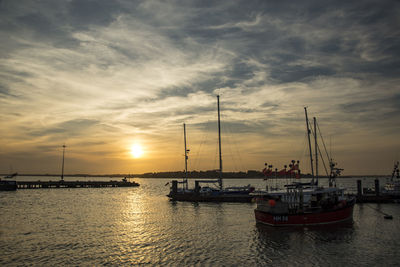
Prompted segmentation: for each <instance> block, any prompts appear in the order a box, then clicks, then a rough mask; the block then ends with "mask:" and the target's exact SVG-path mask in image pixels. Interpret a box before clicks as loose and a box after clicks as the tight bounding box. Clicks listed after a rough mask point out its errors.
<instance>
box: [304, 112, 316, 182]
mask: <svg viewBox="0 0 400 267" xmlns="http://www.w3.org/2000/svg"><path fill="white" fill-rule="evenodd" d="M304 112H305V113H306V125H307V137H308V147H309V149H310V164H311V174H312V180H311V183H312V184H314V167H313V159H312V151H311V140H310V127H309V126H308V116H307V107H304Z"/></svg>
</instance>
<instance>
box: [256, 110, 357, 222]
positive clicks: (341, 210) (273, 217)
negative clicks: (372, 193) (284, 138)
mask: <svg viewBox="0 0 400 267" xmlns="http://www.w3.org/2000/svg"><path fill="white" fill-rule="evenodd" d="M304 110H305V116H306V125H307V136H308V144H309V151H310V163H311V171H312V179H311V181H310V182H309V183H301V182H292V183H290V184H287V185H285V188H286V189H285V190H280V191H274V192H266V193H265V194H261V195H260V196H258V197H257V199H256V202H257V207H256V209H255V210H254V214H255V218H256V222H257V223H262V224H266V225H270V226H299V225H300V226H301V225H319V224H332V223H338V222H345V221H352V218H353V207H354V204H355V198H354V197H348V196H346V195H345V194H344V191H345V189H342V188H338V187H336V183H335V178H336V177H337V176H338V175H340V172H341V171H342V170H343V169H339V168H337V167H336V163H333V160H332V159H331V158H330V160H329V164H330V171H331V173H330V175H329V187H327V188H324V187H322V186H319V185H318V151H319V147H318V143H317V124H316V118H314V132H313V134H314V138H315V144H314V146H315V175H314V164H313V158H312V153H311V152H312V148H311V140H310V133H311V131H310V127H309V121H308V115H307V108H304ZM321 136H322V135H321ZM320 154H321V153H320ZM321 158H322V157H321ZM297 166H298V165H297ZM297 169H298V168H297Z"/></svg>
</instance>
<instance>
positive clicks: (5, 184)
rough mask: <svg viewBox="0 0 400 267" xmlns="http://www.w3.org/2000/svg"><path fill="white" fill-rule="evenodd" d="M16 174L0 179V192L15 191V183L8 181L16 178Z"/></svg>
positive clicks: (14, 181)
mask: <svg viewBox="0 0 400 267" xmlns="http://www.w3.org/2000/svg"><path fill="white" fill-rule="evenodd" d="M17 175H18V173H16V172H15V173H13V174H10V175H7V176H4V177H3V179H0V191H15V190H17V181H16V180H15V179H14V180H9V179H12V178H14V177H16V176H17Z"/></svg>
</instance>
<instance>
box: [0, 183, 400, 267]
mask: <svg viewBox="0 0 400 267" xmlns="http://www.w3.org/2000/svg"><path fill="white" fill-rule="evenodd" d="M17 179H20V180H29V179H30V180H46V179H49V180H52V179H53V180H57V179H59V178H58V177H46V178H44V177H18V178H17ZM84 179H87V180H92V181H93V180H111V179H114V180H115V179H120V178H110V177H107V178H104V177H97V178H96V177H90V178H82V177H67V178H66V180H84ZM357 179H362V182H363V187H373V185H374V179H375V178H374V177H366V178H340V179H338V180H337V183H338V186H342V187H346V188H348V190H349V191H353V192H355V190H356V180H357ZM133 180H134V181H136V182H138V183H140V186H139V187H132V188H76V189H20V190H17V191H16V192H0V266H399V265H400V253H399V248H400V204H398V203H393V204H371V203H370V204H356V205H355V208H354V215H353V222H352V223H346V224H338V225H331V226H326V225H325V226H318V227H294V228H293V227H278V228H276V227H270V226H264V225H259V224H257V223H256V222H255V218H254V208H255V205H256V204H254V203H191V202H172V201H169V199H168V197H167V196H166V195H167V194H168V192H169V186H170V185H169V184H168V182H169V181H170V179H140V178H134V179H133ZM385 181H386V180H385V179H382V180H381V183H382V184H383V183H384V182H385ZM190 183H194V181H193V180H190ZM266 183H269V186H282V185H283V183H285V181H284V179H282V180H279V181H276V180H275V181H274V180H270V181H263V180H261V179H225V180H224V184H225V186H234V185H235V186H239V185H247V184H251V185H253V186H255V187H256V188H257V189H263V188H265V187H266V185H267V184H266ZM320 183H321V184H323V183H327V180H326V179H320ZM384 214H390V215H392V216H393V219H392V220H388V219H385V218H384Z"/></svg>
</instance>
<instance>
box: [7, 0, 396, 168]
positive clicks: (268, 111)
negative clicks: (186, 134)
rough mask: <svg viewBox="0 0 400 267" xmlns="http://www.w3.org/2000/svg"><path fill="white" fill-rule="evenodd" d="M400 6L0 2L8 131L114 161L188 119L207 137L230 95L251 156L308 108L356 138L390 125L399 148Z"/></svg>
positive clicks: (294, 130) (28, 141)
mask: <svg viewBox="0 0 400 267" xmlns="http://www.w3.org/2000/svg"><path fill="white" fill-rule="evenodd" d="M399 9H400V5H399V4H398V3H397V2H396V1H390V0H387V1H363V2H348V1H328V2H324V3H322V2H319V1H304V2H302V4H301V5H299V4H297V3H294V2H293V1H279V2H276V1H254V2H251V3H249V2H248V1H235V2H226V1H220V2H214V1H213V2H205V1H198V2H186V1H156V0H151V1H125V0H118V1H105V0H104V1H91V0H90V1H89V0H88V1H65V2H54V1H40V2H37V1H31V0H25V1H2V2H1V3H0V37H1V39H2V40H3V41H2V44H1V48H2V49H1V50H0V57H1V59H2V60H1V63H0V78H1V82H0V102H1V106H0V112H1V114H2V115H1V116H0V122H1V123H2V125H7V126H8V127H7V130H6V131H4V132H3V133H2V134H1V140H2V142H3V144H4V146H5V151H6V152H10V153H11V152H15V151H18V152H19V153H20V152H21V151H22V150H21V149H22V147H25V148H26V149H29V150H30V151H29V152H32V151H34V152H32V153H40V151H43V150H45V148H46V147H47V146H50V147H52V146H57V145H59V144H62V143H63V142H65V140H66V139H68V142H69V143H71V144H72V147H74V145H78V144H79V147H82V148H83V147H84V148H85V153H87V154H86V155H88V159H87V160H88V161H90V162H91V161H93V162H94V161H96V160H99V158H96V157H95V156H94V155H95V154H96V151H97V152H101V153H102V154H104V155H107V156H106V157H107V158H112V159H113V160H110V162H111V161H112V162H113V163H115V162H116V161H117V159H121V158H123V157H124V156H122V154H123V153H122V152H121V151H124V149H125V147H126V146H129V144H130V142H131V141H132V140H133V139H135V140H139V139H140V140H141V141H142V142H143V143H146V144H147V145H148V147H149V150H151V151H154V154H152V156H159V155H163V156H164V153H165V152H160V150H161V149H162V150H163V151H174V148H173V146H174V145H175V146H176V144H174V142H178V143H179V140H178V137H177V136H176V133H177V132H179V131H180V130H181V124H182V123H183V122H186V123H187V124H188V125H191V126H192V127H193V128H194V129H193V130H194V131H196V133H195V135H196V137H197V136H200V135H201V133H204V132H206V131H213V128H207V127H208V126H209V125H214V126H213V127H215V123H214V122H215V120H216V117H215V115H216V114H215V113H216V99H215V95H216V94H220V95H221V110H222V114H223V123H224V125H225V127H227V128H226V130H228V128H230V129H231V136H232V139H234V140H235V141H236V142H238V144H240V147H241V148H243V149H244V150H246V151H248V150H251V151H252V153H251V154H250V153H248V154H247V155H248V156H249V160H247V161H245V162H246V164H248V168H256V166H257V164H258V162H262V161H263V160H262V155H263V153H264V154H266V153H271V151H273V152H274V153H279V155H277V154H276V156H277V157H278V158H279V157H282V158H283V157H284V155H283V154H284V151H286V150H285V149H287V148H288V147H291V146H293V144H295V143H296V141H295V140H299V139H302V138H303V135H304V118H303V117H304V106H308V107H309V112H310V115H311V116H314V115H315V116H316V117H318V119H319V121H320V122H321V124H323V126H324V127H323V128H324V130H325V131H326V132H327V133H330V134H335V135H342V136H343V138H341V139H340V141H341V142H344V143H346V144H349V147H352V144H354V143H355V142H354V140H363V141H365V142H370V141H371V140H375V139H376V138H378V137H379V136H381V135H390V138H388V139H387V140H391V141H390V142H391V144H392V146H393V147H396V146H399V145H400V144H399V143H398V141H395V139H394V138H392V136H394V135H395V133H396V131H398V126H396V125H397V124H396V123H394V122H396V121H398V120H399V116H400V115H398V114H399V112H398V110H399V108H398V105H397V102H398V101H397V100H398V98H399V97H398V83H399V80H398V73H399V51H400V49H399V46H400V41H399V27H398V26H399V20H398V15H397V14H398V13H399ZM396 101H397V102H396ZM349 114H350V115H349ZM203 127H205V128H203ZM366 129H374V130H370V131H369V135H367V136H363V137H362V138H357V136H358V137H359V136H360V135H361V133H365V131H366ZM16 133H18V134H16ZM245 136H249V137H250V138H246V137H245ZM344 136H345V137H346V138H348V140H345V138H344ZM352 136H354V137H352ZM351 140H353V141H351ZM195 142H197V141H195ZM85 144H86V145H85ZM266 144H267V145H266ZM152 146H153V147H152ZM156 146H157V148H156ZM265 146H268V149H265V148H264V147H265ZM359 147H362V146H361V145H360V146H359ZM35 149H36V150H35ZM71 149H72V148H71ZM342 149H343V151H346V149H344V148H342ZM357 149H358V148H357ZM156 151H158V153H157V152H156ZM263 151H264V152H263ZM279 151H281V152H279ZM25 152H26V151H25ZM74 153H75V152H74ZM85 153H83V154H85ZM171 153H172V152H171ZM177 153H178V152H177ZM286 153H288V152H286ZM363 153H364V152H363ZM74 155H76V157H79V153H76V154H74ZM89 155H90V156H89ZM256 155H258V156H256ZM160 157H161V156H160ZM21 158H22V156H21ZM81 158H82V157H81ZM95 158H96V160H95ZM157 159H158V160H160V161H161V162H165V160H164V159H163V158H157ZM114 160H115V161H114ZM153 160H155V158H153ZM176 162H177V161H176ZM142 164H143V166H147V167H148V168H150V167H149V166H151V163H150V161H149V162H146V163H142ZM173 164H177V163H175V161H174V162H173V163H170V166H175V165H173ZM349 164H354V165H357V164H358V165H361V163H359V162H353V163H349ZM105 165H106V164H105ZM118 166H122V165H118ZM124 166H126V165H124ZM164 166H167V165H164ZM176 166H177V165H176ZM228 166H229V165H228ZM0 167H1V166H0ZM93 168H95V167H93ZM124 168H125V167H124ZM160 168H162V166H160ZM228 168H229V167H228ZM146 171H152V170H146Z"/></svg>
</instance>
